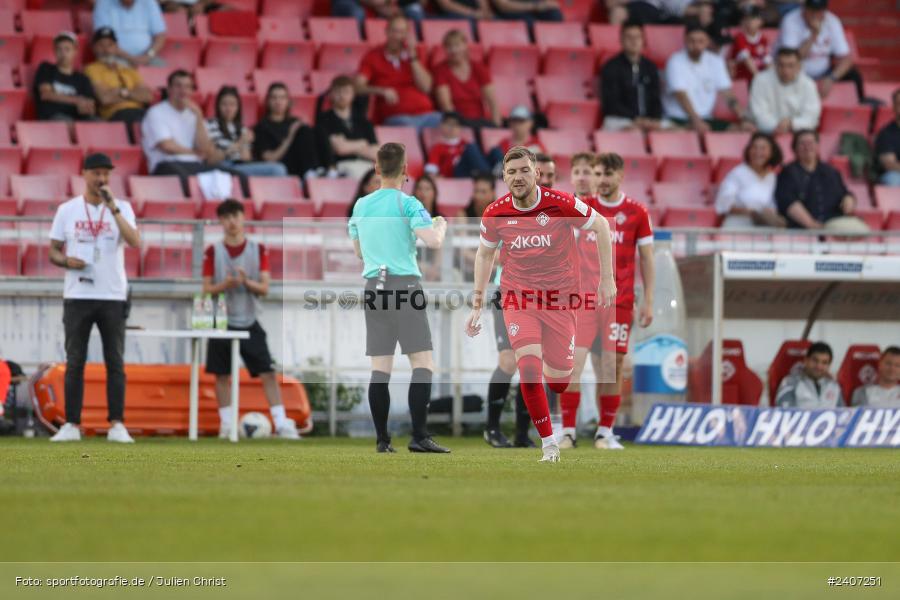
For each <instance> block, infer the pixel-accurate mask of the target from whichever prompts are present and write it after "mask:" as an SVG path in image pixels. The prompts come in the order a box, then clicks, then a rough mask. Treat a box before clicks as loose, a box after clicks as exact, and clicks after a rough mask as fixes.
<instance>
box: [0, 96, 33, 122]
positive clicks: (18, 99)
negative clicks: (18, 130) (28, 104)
mask: <svg viewBox="0 0 900 600" xmlns="http://www.w3.org/2000/svg"><path fill="white" fill-rule="evenodd" d="M26 93H27V92H26V91H25V90H2V91H0V123H15V122H16V121H18V120H19V119H21V118H22V113H23V112H24V110H25V96H26Z"/></svg>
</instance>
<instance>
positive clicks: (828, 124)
mask: <svg viewBox="0 0 900 600" xmlns="http://www.w3.org/2000/svg"><path fill="white" fill-rule="evenodd" d="M851 85H852V84H851ZM853 94H854V95H855V94H856V92H855V91H854V92H853ZM871 120H872V109H871V107H869V106H853V107H841V106H823V107H822V120H821V122H820V123H819V131H821V132H822V133H844V132H851V133H858V134H860V135H862V136H868V135H869V123H871Z"/></svg>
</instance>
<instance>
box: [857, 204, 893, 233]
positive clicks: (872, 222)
mask: <svg viewBox="0 0 900 600" xmlns="http://www.w3.org/2000/svg"><path fill="white" fill-rule="evenodd" d="M853 214H854V215H855V216H856V217H859V219H860V220H862V222H863V223H865V224H866V225H868V226H869V229H871V230H872V231H881V230H882V229H884V221H885V219H884V213H883V212H881V211H880V210H878V209H877V208H869V207H867V206H860V207H859V208H857V209H856V210H855V211H854V213H853Z"/></svg>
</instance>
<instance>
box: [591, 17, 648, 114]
mask: <svg viewBox="0 0 900 600" xmlns="http://www.w3.org/2000/svg"><path fill="white" fill-rule="evenodd" d="M619 36H620V40H621V43H622V52H620V53H619V54H617V55H616V56H614V57H612V58H611V59H609V61H607V63H606V64H605V65H603V71H602V72H601V75H600V94H601V97H602V102H601V105H602V106H603V114H604V115H605V116H604V119H603V129H605V130H607V131H620V130H624V129H641V130H644V131H649V130H654V129H659V128H660V127H661V126H662V123H661V121H660V120H661V119H662V91H661V85H660V81H659V70H658V69H657V68H656V65H655V64H653V61H652V60H650V59H649V58H647V57H646V56H643V54H642V52H643V50H644V29H643V27H642V26H641V25H640V23H638V22H637V21H628V22H626V23H625V24H623V25H622V29H621V31H620V33H619Z"/></svg>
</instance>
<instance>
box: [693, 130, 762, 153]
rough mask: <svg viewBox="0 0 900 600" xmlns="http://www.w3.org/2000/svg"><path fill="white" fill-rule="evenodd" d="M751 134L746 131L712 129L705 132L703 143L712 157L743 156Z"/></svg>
mask: <svg viewBox="0 0 900 600" xmlns="http://www.w3.org/2000/svg"><path fill="white" fill-rule="evenodd" d="M750 136H751V134H750V133H749V132H745V131H722V132H713V131H710V132H707V133H704V134H703V145H704V146H705V147H706V154H707V155H709V157H710V158H722V157H727V158H742V157H743V156H744V148H745V147H746V146H747V144H748V143H749V142H750Z"/></svg>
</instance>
